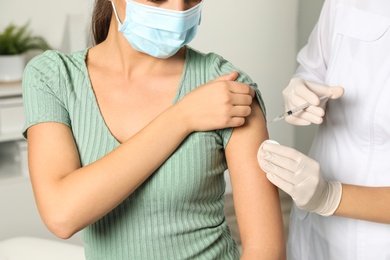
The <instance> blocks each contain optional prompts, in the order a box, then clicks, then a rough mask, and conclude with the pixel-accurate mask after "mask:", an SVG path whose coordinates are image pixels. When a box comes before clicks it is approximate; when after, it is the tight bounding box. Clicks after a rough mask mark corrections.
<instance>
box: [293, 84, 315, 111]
mask: <svg viewBox="0 0 390 260" xmlns="http://www.w3.org/2000/svg"><path fill="white" fill-rule="evenodd" d="M311 85H312V82H307V81H303V84H299V85H297V86H295V88H294V92H295V96H296V97H297V98H301V99H302V100H304V101H303V102H302V103H301V104H303V103H306V102H309V103H310V104H312V105H314V106H317V105H319V103H320V100H319V95H318V93H316V92H314V91H313V89H312V88H311ZM294 104H295V103H294Z"/></svg>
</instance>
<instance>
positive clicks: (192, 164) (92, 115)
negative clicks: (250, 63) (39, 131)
mask: <svg viewBox="0 0 390 260" xmlns="http://www.w3.org/2000/svg"><path fill="white" fill-rule="evenodd" d="M87 53H88V49H87V50H84V51H80V52H76V53H72V54H69V55H64V54H62V53H59V52H56V51H47V52H45V53H43V54H41V55H39V56H37V57H35V58H34V59H33V60H31V61H30V62H29V64H28V65H27V67H26V69H25V73H24V77H23V98H24V106H25V110H26V125H25V128H24V131H23V133H24V134H26V132H25V131H26V129H27V128H28V127H30V126H32V125H34V124H38V123H41V122H59V123H63V124H65V125H67V126H69V127H70V128H71V129H72V132H73V135H74V138H75V141H76V144H77V148H78V151H79V154H80V159H81V163H82V165H83V166H85V165H88V164H90V163H92V162H94V161H96V160H97V159H99V158H101V157H103V156H104V155H106V154H107V153H109V152H110V151H112V150H113V149H114V148H115V147H117V146H118V145H120V144H119V143H118V142H117V140H116V139H115V138H114V137H113V136H112V135H111V133H110V131H109V129H108V128H107V126H106V124H105V122H104V120H103V117H102V115H101V113H100V110H99V107H98V104H97V101H96V97H95V95H94V92H93V90H92V86H91V82H90V79H89V75H88V70H87V67H86V64H85V59H86V56H87ZM233 70H237V68H234V67H233V66H232V64H230V63H229V62H227V61H226V60H225V59H223V58H222V57H220V56H218V55H216V54H214V53H210V54H202V53H200V52H198V51H196V50H194V49H192V48H189V47H187V52H186V62H185V66H184V70H183V75H182V78H181V82H180V86H179V88H178V90H177V94H176V97H175V101H174V102H175V103H176V102H177V101H178V100H180V99H181V98H182V97H183V96H184V95H186V94H187V93H188V92H189V91H191V90H192V89H194V88H196V87H197V86H200V85H202V84H204V83H206V82H209V81H211V80H213V79H215V78H216V77H218V76H220V75H222V74H226V73H229V72H231V71H233ZM238 80H239V81H241V82H245V83H248V84H250V85H251V86H252V87H254V88H255V89H256V95H257V98H258V100H259V102H260V104H261V106H262V108H263V111H264V105H263V102H262V100H261V96H260V93H259V91H258V90H257V86H256V84H255V83H253V82H252V80H251V79H250V78H249V77H248V76H247V75H246V74H244V73H242V72H240V76H239V79H238ZM231 133H232V129H223V130H217V131H209V132H195V133H192V134H191V135H189V136H188V137H187V138H186V139H185V140H184V141H183V142H182V144H181V145H180V146H179V147H178V149H177V150H176V151H175V152H174V153H173V154H172V155H171V156H170V157H169V158H168V159H167V160H166V161H165V163H164V164H163V165H161V167H159V169H158V170H157V171H156V172H155V173H153V174H152V175H151V177H150V178H149V179H148V180H147V181H145V182H144V183H143V184H142V185H141V186H140V187H139V188H138V189H137V190H136V191H135V192H134V193H133V194H132V195H131V196H129V197H128V198H127V199H126V200H125V201H123V203H121V204H120V205H119V206H118V207H117V208H115V209H114V210H113V211H111V212H110V213H108V214H107V215H106V216H104V217H103V218H101V219H100V220H98V221H97V222H96V223H94V224H92V225H90V226H88V227H87V228H85V229H84V230H83V231H82V232H83V235H82V237H83V241H84V244H85V254H86V259H102V260H110V259H117V260H121V259H123V260H125V259H126V260H127V259H135V260H140V259H146V260H149V259H164V260H174V259H206V260H210V259H239V251H238V248H237V245H236V243H235V241H234V239H233V238H232V236H231V233H230V230H229V227H228V225H227V223H226V221H225V216H224V210H223V206H224V205H223V194H224V192H225V181H224V175H223V173H224V171H225V170H226V169H227V164H226V159H225V154H224V148H225V147H226V145H227V143H228V141H229V138H230V135H231ZM161 138H164V136H161ZM150 141H151V142H152V141H153V140H150ZM58 155H59V156H60V155H61V152H59V153H58ZM129 162H131V158H129ZM107 174H114V173H107ZM129 174H130V173H129Z"/></svg>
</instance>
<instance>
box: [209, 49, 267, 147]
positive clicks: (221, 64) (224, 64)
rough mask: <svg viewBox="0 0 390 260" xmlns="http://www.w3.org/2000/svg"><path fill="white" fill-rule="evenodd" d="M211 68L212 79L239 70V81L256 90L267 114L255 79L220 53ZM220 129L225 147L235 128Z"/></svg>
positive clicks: (264, 112)
mask: <svg viewBox="0 0 390 260" xmlns="http://www.w3.org/2000/svg"><path fill="white" fill-rule="evenodd" d="M211 68H212V70H211V72H210V76H211V78H212V79H215V78H217V77H219V76H221V75H224V74H229V73H231V72H233V71H237V72H238V73H239V76H238V79H237V81H238V82H242V83H245V84H248V85H249V86H251V87H252V88H253V89H254V90H255V93H256V98H257V101H258V103H259V104H260V108H261V110H262V111H263V114H264V117H265V116H266V110H265V105H264V101H263V98H262V96H261V93H260V90H259V88H258V86H257V84H256V83H255V82H253V80H252V79H251V78H250V77H249V76H248V75H247V74H246V73H245V72H243V71H242V70H240V69H238V68H236V67H235V66H233V64H232V63H230V62H229V61H227V60H225V59H224V58H222V57H221V56H218V55H216V58H215V59H214V61H213V64H212V66H211ZM218 131H219V133H220V134H221V136H222V138H223V145H224V147H226V145H227V143H228V142H229V140H230V136H231V134H232V131H233V129H231V128H230V129H223V130H218Z"/></svg>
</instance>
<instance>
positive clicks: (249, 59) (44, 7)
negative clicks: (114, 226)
mask: <svg viewBox="0 0 390 260" xmlns="http://www.w3.org/2000/svg"><path fill="white" fill-rule="evenodd" d="M322 3H323V0H288V1H287V0H273V1H268V0H240V1H238V0H224V1H215V0H211V1H210V0H205V1H204V8H203V16H202V22H201V26H200V27H199V31H198V35H197V37H196V39H195V40H194V41H193V42H192V43H191V44H190V45H191V46H193V47H194V48H196V49H198V50H200V51H203V52H211V51H212V52H216V53H218V54H220V55H222V56H223V57H225V58H226V59H227V60H229V61H231V62H232V63H233V64H234V65H236V66H237V67H238V68H240V69H242V70H244V71H245V72H246V73H247V74H249V76H250V77H251V78H252V79H253V80H254V81H255V82H257V83H258V85H259V88H260V90H261V92H262V95H263V98H264V101H265V104H266V107H267V118H268V119H269V120H270V119H272V118H273V117H275V116H277V115H279V114H281V113H282V112H283V105H282V97H281V91H282V89H283V88H284V87H285V86H286V85H287V84H288V82H289V79H290V77H291V76H292V74H293V72H294V70H295V68H296V59H295V58H296V54H297V51H298V50H299V48H301V47H302V46H303V45H304V44H305V43H306V40H307V37H308V34H309V33H310V31H311V29H312V28H313V26H314V24H315V22H316V20H317V18H318V14H319V11H320V8H321V6H322ZM92 4H93V1H92V0H67V1H52V0H34V1H31V0H12V1H11V0H1V1H0V31H1V30H3V29H4V28H5V27H6V26H7V25H8V24H9V23H14V24H16V25H23V24H24V23H26V22H28V21H29V22H30V28H31V29H32V31H33V33H34V34H39V35H42V36H44V37H45V38H46V39H47V40H48V41H49V43H50V44H51V45H52V46H53V47H54V48H55V49H58V50H61V51H64V52H71V51H76V50H79V49H82V48H84V47H86V46H87V45H88V37H89V19H90V13H91V8H92ZM0 87H1V86H0ZM314 131H315V127H306V128H301V127H292V126H289V125H287V124H286V123H284V122H278V123H275V124H273V125H270V126H269V133H270V138H272V139H274V140H277V141H278V142H280V143H282V144H284V145H288V146H292V147H296V148H297V149H299V150H301V151H303V152H307V151H308V149H309V147H310V143H311V138H312V136H313V135H314ZM1 174H2V173H1V172H0V240H1V239H3V238H7V237H11V236H18V235H35V236H41V237H46V238H51V239H56V238H55V237H54V236H53V235H51V234H50V233H49V232H48V231H47V230H46V229H45V228H44V226H43V224H42V223H41V221H40V218H39V215H38V212H37V210H36V208H35V204H34V200H33V195H32V191H31V187H30V183H29V182H28V181H27V180H26V181H19V182H7V181H6V180H5V181H4V180H2V179H1ZM70 242H72V243H77V244H78V243H81V240H80V237H79V235H76V236H75V237H73V238H72V239H70Z"/></svg>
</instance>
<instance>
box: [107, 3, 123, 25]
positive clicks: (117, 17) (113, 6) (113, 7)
mask: <svg viewBox="0 0 390 260" xmlns="http://www.w3.org/2000/svg"><path fill="white" fill-rule="evenodd" d="M110 2H111V4H112V9H114V14H115V17H116V20H117V21H118V23H119V25H122V22H121V21H120V20H119V16H118V14H117V12H116V8H115V4H114V2H113V1H110Z"/></svg>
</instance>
